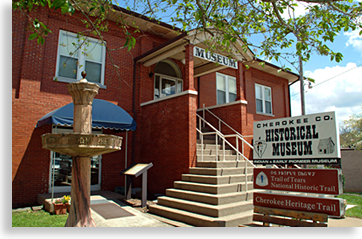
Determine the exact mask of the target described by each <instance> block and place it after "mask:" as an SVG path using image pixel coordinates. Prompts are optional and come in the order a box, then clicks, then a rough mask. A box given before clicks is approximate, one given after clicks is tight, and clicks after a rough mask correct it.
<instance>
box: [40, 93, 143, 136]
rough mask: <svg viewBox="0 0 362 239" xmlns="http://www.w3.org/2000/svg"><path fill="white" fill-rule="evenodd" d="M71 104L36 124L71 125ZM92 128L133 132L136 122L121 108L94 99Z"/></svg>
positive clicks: (72, 106)
mask: <svg viewBox="0 0 362 239" xmlns="http://www.w3.org/2000/svg"><path fill="white" fill-rule="evenodd" d="M73 108H74V105H73V103H69V104H67V105H65V106H63V107H61V108H59V109H56V110H53V111H52V112H50V113H48V114H46V115H44V116H43V117H42V118H41V119H40V120H39V121H38V123H37V124H36V127H40V126H42V125H45V124H56V125H62V126H72V125H73ZM92 127H94V128H105V129H107V128H108V129H117V130H126V131H129V130H131V131H134V130H136V127H137V124H136V121H134V119H133V118H132V117H131V116H130V115H129V114H128V113H127V112H126V111H125V110H124V109H122V108H121V107H119V106H117V105H115V104H113V103H111V102H108V101H105V100H99V99H94V100H93V107H92Z"/></svg>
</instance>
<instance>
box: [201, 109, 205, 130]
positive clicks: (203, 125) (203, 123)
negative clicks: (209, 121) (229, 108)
mask: <svg viewBox="0 0 362 239" xmlns="http://www.w3.org/2000/svg"><path fill="white" fill-rule="evenodd" d="M202 118H203V119H205V104H203V105H202ZM202 127H204V128H205V121H202Z"/></svg>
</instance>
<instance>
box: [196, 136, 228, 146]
mask: <svg viewBox="0 0 362 239" xmlns="http://www.w3.org/2000/svg"><path fill="white" fill-rule="evenodd" d="M202 142H203V143H204V144H211V145H212V144H213V145H215V136H214V139H205V138H204V140H203V141H202ZM196 143H197V144H201V139H197V140H196ZM221 143H222V142H221V141H220V140H219V141H218V144H220V145H221Z"/></svg>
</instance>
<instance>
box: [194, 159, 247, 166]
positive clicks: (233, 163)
mask: <svg viewBox="0 0 362 239" xmlns="http://www.w3.org/2000/svg"><path fill="white" fill-rule="evenodd" d="M246 165H247V167H253V168H254V166H252V165H251V163H249V162H248V161H247V162H246ZM196 167H200V168H244V167H245V161H244V160H241V161H231V162H228V161H217V162H216V161H215V162H204V161H199V162H196Z"/></svg>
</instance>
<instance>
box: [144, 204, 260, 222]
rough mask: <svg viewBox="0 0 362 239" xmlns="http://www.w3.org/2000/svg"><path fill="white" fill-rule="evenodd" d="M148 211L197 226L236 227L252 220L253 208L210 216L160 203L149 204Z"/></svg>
mask: <svg viewBox="0 0 362 239" xmlns="http://www.w3.org/2000/svg"><path fill="white" fill-rule="evenodd" d="M150 212H151V213H154V214H157V215H160V216H163V217H166V218H170V219H172V220H176V221H181V222H184V223H187V224H190V225H194V226H197V227H237V226H238V225H239V224H248V223H250V222H252V217H253V216H252V215H253V210H250V211H246V212H241V213H236V214H232V215H228V216H224V217H210V216H205V215H201V214H197V213H193V212H189V211H186V210H180V209H176V208H170V207H166V206H162V205H152V206H150Z"/></svg>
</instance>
